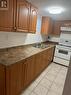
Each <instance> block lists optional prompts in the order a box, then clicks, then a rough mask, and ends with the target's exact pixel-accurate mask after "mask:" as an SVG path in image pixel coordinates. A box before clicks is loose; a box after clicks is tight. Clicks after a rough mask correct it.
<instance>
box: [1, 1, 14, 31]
mask: <svg viewBox="0 0 71 95" xmlns="http://www.w3.org/2000/svg"><path fill="white" fill-rule="evenodd" d="M14 4H15V0H0V31H13V28H14V11H15V9H14Z"/></svg>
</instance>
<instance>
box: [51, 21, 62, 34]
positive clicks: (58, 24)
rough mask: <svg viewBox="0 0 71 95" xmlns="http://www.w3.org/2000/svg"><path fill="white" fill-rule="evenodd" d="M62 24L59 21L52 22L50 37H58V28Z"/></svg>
mask: <svg viewBox="0 0 71 95" xmlns="http://www.w3.org/2000/svg"><path fill="white" fill-rule="evenodd" d="M61 25H62V23H61V22H60V21H54V23H53V31H52V33H51V34H52V35H54V36H59V35H60V33H61V31H60V27H61Z"/></svg>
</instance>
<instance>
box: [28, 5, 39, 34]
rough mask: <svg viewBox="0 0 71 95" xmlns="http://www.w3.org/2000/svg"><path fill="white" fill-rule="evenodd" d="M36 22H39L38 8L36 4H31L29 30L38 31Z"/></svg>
mask: <svg viewBox="0 0 71 95" xmlns="http://www.w3.org/2000/svg"><path fill="white" fill-rule="evenodd" d="M36 24H37V9H36V8H35V7H34V6H32V5H31V6H30V24H29V32H32V33H35V32H36Z"/></svg>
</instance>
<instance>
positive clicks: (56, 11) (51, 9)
mask: <svg viewBox="0 0 71 95" xmlns="http://www.w3.org/2000/svg"><path fill="white" fill-rule="evenodd" d="M48 11H49V13H50V14H61V13H62V12H63V11H64V9H63V8H62V7H49V8H48Z"/></svg>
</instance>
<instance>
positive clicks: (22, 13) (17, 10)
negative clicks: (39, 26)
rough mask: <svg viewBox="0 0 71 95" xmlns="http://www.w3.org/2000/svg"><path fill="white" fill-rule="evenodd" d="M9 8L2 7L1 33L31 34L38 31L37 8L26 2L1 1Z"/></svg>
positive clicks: (0, 17) (14, 0) (16, 0)
mask: <svg viewBox="0 0 71 95" xmlns="http://www.w3.org/2000/svg"><path fill="white" fill-rule="evenodd" d="M5 1H6V3H7V8H5V7H4V8H1V7H2V6H1V7H0V31H13V32H28V33H29V32H31V33H35V31H36V22H37V11H36V10H37V8H35V7H34V6H33V5H32V4H30V3H29V2H27V1H26V0H0V5H1V2H5Z"/></svg>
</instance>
